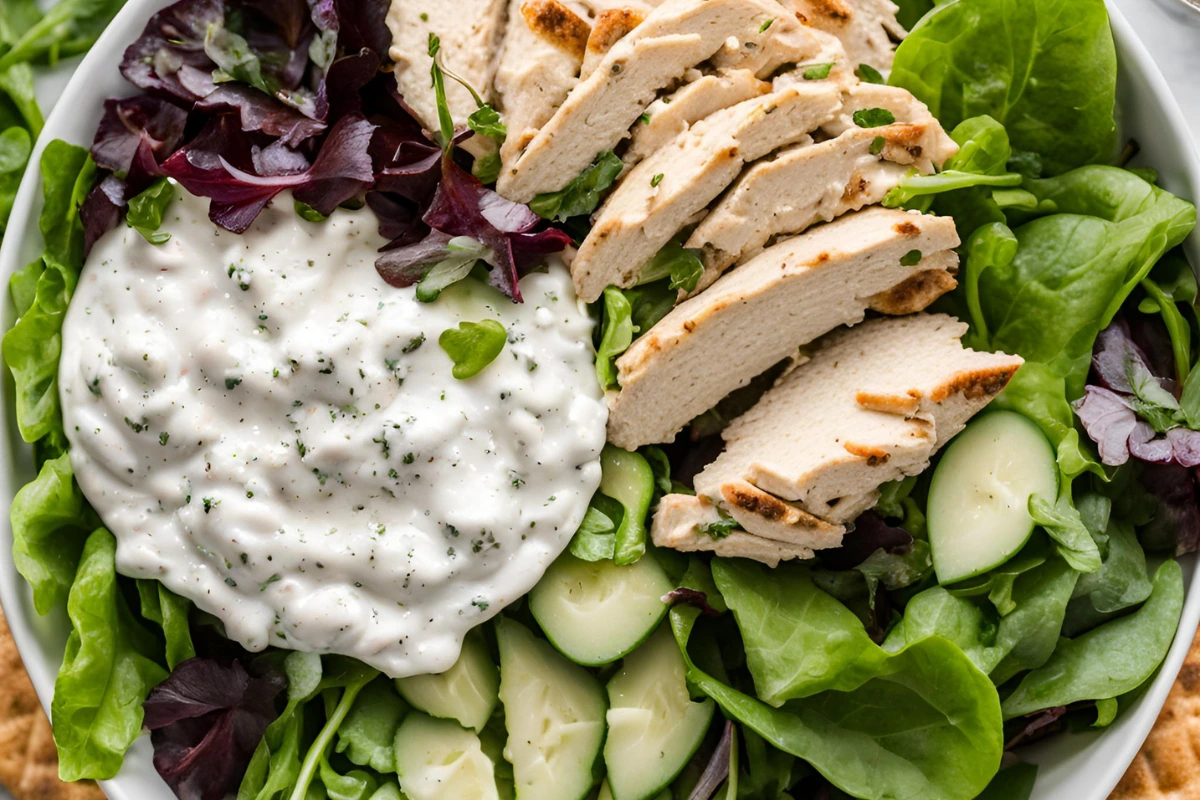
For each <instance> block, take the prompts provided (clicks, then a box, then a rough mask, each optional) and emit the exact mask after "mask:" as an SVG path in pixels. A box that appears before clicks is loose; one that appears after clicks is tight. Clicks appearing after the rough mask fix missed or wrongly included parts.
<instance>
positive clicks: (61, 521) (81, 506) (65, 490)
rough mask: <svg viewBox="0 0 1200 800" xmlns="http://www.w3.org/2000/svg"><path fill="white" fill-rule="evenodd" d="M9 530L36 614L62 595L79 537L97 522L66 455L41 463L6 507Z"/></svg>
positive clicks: (70, 580) (69, 580)
mask: <svg viewBox="0 0 1200 800" xmlns="http://www.w3.org/2000/svg"><path fill="white" fill-rule="evenodd" d="M9 520H10V521H11V522H12V530H13V562H14V563H15V564H16V567H17V571H18V572H19V573H21V577H23V578H24V579H25V580H26V581H27V582H28V583H29V585H30V586H31V587H32V588H33V605H34V608H35V609H37V612H38V613H39V614H48V613H50V611H51V609H53V608H54V607H55V606H58V605H59V604H61V603H62V602H63V601H64V600H66V599H67V594H68V592H69V591H70V589H71V584H72V583H73V582H74V581H75V570H76V567H77V565H78V563H79V555H80V553H82V552H83V545H84V541H85V540H86V539H87V537H88V534H89V532H90V531H92V530H95V529H96V528H97V527H99V525H100V518H99V517H97V516H96V514H95V512H94V511H92V510H91V508H90V507H89V506H88V505H87V502H86V501H85V500H84V498H83V492H81V491H80V490H79V485H78V484H76V483H75V471H74V469H72V467H71V459H70V456H68V455H67V454H66V453H63V454H62V455H60V456H58V457H57V458H54V459H51V460H49V461H47V462H46V463H44V464H42V468H41V470H40V471H39V472H38V476H37V477H36V478H34V479H33V480H32V481H30V482H29V483H27V484H25V486H23V487H22V488H21V490H20V491H19V492H17V496H16V497H14V498H13V502H12V507H11V508H10V509H9Z"/></svg>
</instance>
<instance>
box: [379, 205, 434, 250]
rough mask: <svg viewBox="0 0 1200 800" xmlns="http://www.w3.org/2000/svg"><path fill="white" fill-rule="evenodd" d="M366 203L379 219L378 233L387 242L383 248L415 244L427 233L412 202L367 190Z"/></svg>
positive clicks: (427, 230)
mask: <svg viewBox="0 0 1200 800" xmlns="http://www.w3.org/2000/svg"><path fill="white" fill-rule="evenodd" d="M367 205H368V206H370V208H371V210H372V211H374V212H375V217H376V219H377V220H378V221H379V235H380V236H382V237H383V238H384V239H387V240H388V242H389V243H388V244H387V245H386V246H385V249H388V250H390V249H393V248H396V247H403V246H405V245H410V244H415V243H416V242H419V241H421V239H423V238H425V236H426V235H427V234H428V233H429V226H428V225H426V224H425V223H424V222H422V221H421V214H420V212H419V211H418V210H417V209H416V208H415V207H414V205H413V204H412V203H409V202H407V201H405V200H403V199H397V198H396V197H393V196H391V195H387V194H384V193H383V192H367Z"/></svg>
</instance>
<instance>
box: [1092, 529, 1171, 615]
mask: <svg viewBox="0 0 1200 800" xmlns="http://www.w3.org/2000/svg"><path fill="white" fill-rule="evenodd" d="M1105 533H1106V534H1107V537H1108V552H1107V553H1105V555H1104V563H1103V564H1102V565H1101V567H1100V569H1099V571H1097V572H1094V573H1092V574H1090V575H1081V576H1080V578H1079V583H1078V584H1077V585H1076V586H1075V597H1077V598H1080V600H1083V599H1084V598H1086V602H1090V603H1091V605H1092V607H1093V608H1094V609H1096V611H1099V612H1100V613H1102V614H1108V613H1111V612H1114V611H1121V610H1122V609H1126V608H1129V607H1130V606H1135V605H1137V604H1139V603H1141V602H1143V601H1145V599H1146V598H1147V597H1149V596H1150V592H1151V590H1152V589H1153V588H1154V585H1153V584H1152V583H1151V581H1150V574H1149V572H1147V570H1146V553H1145V551H1143V550H1142V546H1141V544H1140V543H1139V542H1138V540H1137V534H1136V533H1134V530H1133V526H1132V525H1129V524H1127V523H1125V522H1121V521H1120V520H1116V519H1113V520H1110V521H1109V523H1108V525H1107V527H1106V528H1105Z"/></svg>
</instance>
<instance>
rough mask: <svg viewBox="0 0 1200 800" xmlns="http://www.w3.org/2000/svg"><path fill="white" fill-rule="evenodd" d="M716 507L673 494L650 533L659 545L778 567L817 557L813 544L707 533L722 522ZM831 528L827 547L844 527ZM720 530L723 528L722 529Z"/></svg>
mask: <svg viewBox="0 0 1200 800" xmlns="http://www.w3.org/2000/svg"><path fill="white" fill-rule="evenodd" d="M721 519H722V517H721V515H720V513H719V512H718V511H717V509H716V506H714V505H713V504H712V503H710V502H709V501H708V500H706V499H705V498H702V497H693V496H691V495H686V494H669V495H667V496H666V497H664V498H663V499H662V500H660V501H659V503H658V510H657V511H656V512H655V514H654V522H653V524H652V526H651V530H650V536H651V538H652V539H653V540H654V543H655V544H656V545H658V546H659V547H669V548H671V549H672V550H679V551H681V552H684V553H692V552H698V551H703V552H709V553H713V554H714V555H717V556H720V557H722V558H750V559H754V560H755V561H761V562H762V563H764V564H766V565H768V566H771V567H774V566H777V565H778V564H779V562H780V561H789V560H791V559H794V558H801V559H807V558H812V557H813V551H812V548H810V547H805V546H804V545H800V544H789V543H787V542H780V541H775V540H772V539H766V538H763V537H761V536H754V535H753V534H749V533H746V532H745V531H739V530H733V531H730V532H729V533H724V534H722V533H705V532H704V531H706V530H712V529H711V528H710V527H709V526H711V525H713V524H714V523H719V522H721ZM829 527H830V533H829V534H828V535H827V538H826V539H825V540H824V542H823V544H824V546H826V547H836V546H837V545H838V544H839V543H840V542H841V538H842V532H843V531H844V529H843V528H841V527H837V528H834V527H833V526H829ZM718 530H719V529H718Z"/></svg>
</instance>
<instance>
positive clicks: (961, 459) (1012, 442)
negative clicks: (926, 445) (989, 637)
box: [926, 411, 1058, 584]
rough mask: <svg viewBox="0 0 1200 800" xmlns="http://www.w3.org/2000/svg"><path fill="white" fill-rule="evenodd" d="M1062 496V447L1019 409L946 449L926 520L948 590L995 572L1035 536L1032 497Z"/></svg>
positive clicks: (987, 420) (974, 425) (993, 415)
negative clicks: (1057, 451) (1057, 454)
mask: <svg viewBox="0 0 1200 800" xmlns="http://www.w3.org/2000/svg"><path fill="white" fill-rule="evenodd" d="M1057 494H1058V467H1057V464H1056V463H1055V458H1054V448H1053V447H1051V445H1050V441H1049V440H1048V439H1047V438H1046V436H1045V434H1043V433H1042V431H1041V429H1040V428H1038V426H1037V425H1035V424H1034V423H1033V421H1032V420H1030V419H1029V418H1028V417H1026V416H1024V415H1022V414H1018V413H1016V412H1014V411H991V412H988V413H987V414H984V415H982V416H980V417H977V418H976V419H975V420H973V421H972V422H970V423H969V424H968V425H967V427H966V428H965V429H964V430H963V432H962V433H960V434H959V435H958V436H956V437H955V438H954V441H952V442H951V443H950V446H949V447H947V448H946V452H945V454H944V455H943V456H942V460H941V462H940V463H939V464H938V466H937V469H936V470H935V471H934V473H933V480H932V481H931V482H930V485H929V505H928V509H927V513H926V516H927V518H928V525H929V546H930V549H931V550H932V554H933V568H934V571H935V572H936V573H937V578H938V581H939V582H940V583H942V584H949V583H954V582H956V581H961V580H964V579H966V578H971V577H974V576H976V575H980V574H982V573H984V572H987V571H988V570H990V569H993V568H994V567H997V566H999V565H1000V564H1003V563H1004V562H1005V561H1008V560H1009V559H1010V558H1012V557H1013V556H1014V555H1016V554H1017V553H1018V552H1019V551H1020V550H1021V548H1022V547H1024V546H1025V542H1026V541H1028V540H1029V537H1030V535H1031V534H1032V533H1033V528H1034V522H1033V517H1031V516H1030V514H1029V498H1031V497H1033V496H1034V495H1039V496H1044V497H1046V498H1048V499H1049V500H1051V501H1053V499H1054V498H1055V497H1056V496H1057Z"/></svg>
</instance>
